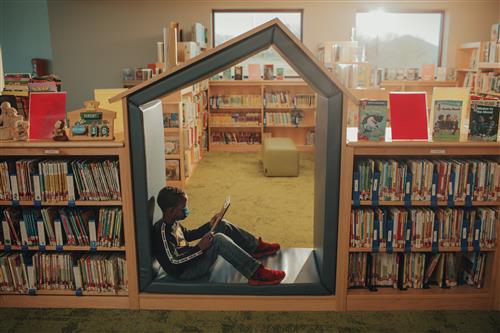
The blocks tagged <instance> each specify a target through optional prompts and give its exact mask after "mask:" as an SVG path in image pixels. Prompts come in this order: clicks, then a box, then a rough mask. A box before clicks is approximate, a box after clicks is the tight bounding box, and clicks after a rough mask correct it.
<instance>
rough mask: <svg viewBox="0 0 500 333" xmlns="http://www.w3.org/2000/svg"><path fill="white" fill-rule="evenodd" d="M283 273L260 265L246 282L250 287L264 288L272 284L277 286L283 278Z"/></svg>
mask: <svg viewBox="0 0 500 333" xmlns="http://www.w3.org/2000/svg"><path fill="white" fill-rule="evenodd" d="M285 275H286V273H285V272H284V271H280V270H276V269H270V268H267V267H265V266H264V265H260V266H259V268H258V269H257V270H256V271H255V273H254V274H253V275H252V277H251V278H250V279H249V280H248V284H249V285H251V286H266V285H272V284H279V283H280V282H281V280H283V279H284V278H285Z"/></svg>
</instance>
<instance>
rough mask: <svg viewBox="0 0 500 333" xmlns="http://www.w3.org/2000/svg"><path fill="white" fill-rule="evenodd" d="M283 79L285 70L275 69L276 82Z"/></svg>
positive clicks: (281, 68)
mask: <svg viewBox="0 0 500 333" xmlns="http://www.w3.org/2000/svg"><path fill="white" fill-rule="evenodd" d="M284 79H285V69H284V68H283V67H278V68H276V80H284Z"/></svg>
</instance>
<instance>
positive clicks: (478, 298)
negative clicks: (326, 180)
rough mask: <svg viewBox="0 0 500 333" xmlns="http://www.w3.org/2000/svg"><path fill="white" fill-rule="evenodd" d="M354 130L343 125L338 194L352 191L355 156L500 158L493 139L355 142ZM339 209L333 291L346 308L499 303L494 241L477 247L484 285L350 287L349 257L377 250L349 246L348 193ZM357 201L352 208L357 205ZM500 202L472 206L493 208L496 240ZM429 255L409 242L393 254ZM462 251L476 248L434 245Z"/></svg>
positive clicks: (499, 266)
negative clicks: (482, 255) (483, 256)
mask: <svg viewBox="0 0 500 333" xmlns="http://www.w3.org/2000/svg"><path fill="white" fill-rule="evenodd" d="M354 132H355V131H352V129H347V133H346V138H347V140H346V144H345V145H344V147H343V155H342V169H341V173H342V175H343V177H342V180H341V189H340V191H341V193H352V191H353V177H354V171H355V165H356V161H357V160H358V159H365V158H372V159H375V160H378V159H403V158H406V159H409V158H414V159H415V158H419V159H420V158H425V159H430V160H434V159H445V158H455V157H459V158H461V159H463V160H468V159H477V158H483V157H488V158H489V159H493V160H496V161H500V145H499V144H498V143H496V142H492V143H488V142H460V143H459V142H456V143H452V142H412V141H408V142H357V140H356V138H355V135H354V134H355V133H354ZM340 200H341V202H340V212H339V221H340V223H339V231H338V235H339V236H338V249H339V251H338V261H337V290H338V294H337V296H338V297H339V301H338V305H339V307H340V308H344V309H345V310H348V311H359V310H385V311H388V310H389V311H390V310H410V309H411V310H429V309H434V310H455V309H474V310H477V309H493V308H494V307H495V306H498V305H497V304H498V302H499V298H500V296H499V295H500V276H499V270H500V252H499V251H498V242H497V244H496V246H494V247H483V246H481V248H480V252H481V253H486V254H487V260H486V266H485V273H484V274H485V275H484V285H483V287H482V288H475V287H472V286H467V285H460V286H457V287H452V288H447V289H444V288H439V287H438V286H435V285H432V286H430V288H428V289H418V288H407V289H406V290H400V289H397V288H392V287H388V288H384V287H377V288H376V291H373V290H370V289H368V288H359V289H357V288H355V289H353V288H349V280H348V279H349V277H348V267H349V256H350V254H355V253H359V254H361V253H373V252H377V250H376V249H375V250H374V249H373V248H372V247H371V246H370V247H363V246H360V247H353V246H351V240H350V237H351V222H350V220H351V210H352V209H358V207H357V205H355V203H354V201H353V197H352V195H343V196H341V199H340ZM405 203H406V202H405V201H401V200H399V201H383V200H380V201H379V202H378V207H379V208H391V207H401V208H404V206H405ZM372 204H373V202H372V201H371V200H361V201H360V202H359V209H363V208H368V207H372ZM436 205H437V207H436V208H434V209H446V207H447V206H448V202H447V201H443V200H440V201H437V203H436ZM464 205H465V203H464V201H454V202H453V207H454V209H464ZM355 206H356V207H355ZM499 206H500V202H499V201H496V200H493V201H491V200H489V201H477V200H476V201H472V209H477V208H478V207H487V208H493V209H497V215H496V221H495V224H496V225H495V232H496V235H497V236H496V237H497V239H498V235H499V234H500V221H499V216H500V215H499V214H498V207H499ZM430 207H431V202H430V201H429V200H427V201H416V200H411V203H410V206H409V208H417V209H421V208H430ZM408 250H409V253H421V254H428V253H431V252H432V250H433V249H432V248H430V247H416V246H415V244H413V243H412V246H411V248H410V249H404V248H396V247H395V248H394V249H393V251H392V252H393V253H396V254H397V253H404V252H407V251H408ZM463 250H466V251H467V252H469V253H470V252H472V251H474V250H475V248H474V247H471V246H470V245H469V246H467V247H466V248H465V249H464V248H463V247H462V246H459V247H457V246H442V245H441V244H440V245H439V246H438V248H437V253H461V252H462V251H463ZM387 252H388V250H387V248H386V247H383V246H380V248H379V249H378V253H387Z"/></svg>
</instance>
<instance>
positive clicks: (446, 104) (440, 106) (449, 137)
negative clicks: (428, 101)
mask: <svg viewBox="0 0 500 333" xmlns="http://www.w3.org/2000/svg"><path fill="white" fill-rule="evenodd" d="M461 114H462V101H460V100H437V101H434V119H433V132H432V139H433V140H434V141H459V139H460V126H461V119H462V115H461Z"/></svg>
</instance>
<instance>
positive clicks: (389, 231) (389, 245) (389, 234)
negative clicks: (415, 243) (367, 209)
mask: <svg viewBox="0 0 500 333" xmlns="http://www.w3.org/2000/svg"><path fill="white" fill-rule="evenodd" d="M392 237H393V235H392V221H389V223H388V224H387V242H386V243H385V246H386V248H387V253H392V251H393V247H392Z"/></svg>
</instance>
